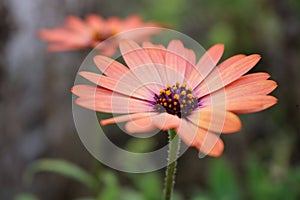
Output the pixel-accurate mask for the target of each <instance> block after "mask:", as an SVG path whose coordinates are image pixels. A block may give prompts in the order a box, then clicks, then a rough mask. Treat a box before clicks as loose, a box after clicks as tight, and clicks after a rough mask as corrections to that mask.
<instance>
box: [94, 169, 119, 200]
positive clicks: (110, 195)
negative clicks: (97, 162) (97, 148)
mask: <svg viewBox="0 0 300 200" xmlns="http://www.w3.org/2000/svg"><path fill="white" fill-rule="evenodd" d="M99 176H100V177H99V178H100V180H101V181H102V182H103V183H104V188H103V189H102V190H101V193H100V194H99V195H98V197H97V200H111V199H118V196H119V193H120V187H119V183H118V180H117V178H116V176H115V174H113V173H112V172H109V171H106V172H102V173H101V174H99Z"/></svg>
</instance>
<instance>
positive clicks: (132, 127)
mask: <svg viewBox="0 0 300 200" xmlns="http://www.w3.org/2000/svg"><path fill="white" fill-rule="evenodd" d="M180 121H181V120H180V119H179V118H178V117H177V116H175V115H170V114H168V113H160V114H156V115H151V116H148V117H145V118H142V119H137V120H132V121H130V122H127V123H126V125H125V129H126V130H127V131H128V132H129V133H136V132H145V131H143V127H142V126H146V127H147V128H146V129H147V131H149V129H150V127H152V128H153V127H154V128H155V129H160V130H168V129H171V128H177V127H178V126H179V124H180ZM152 130H154V129H152Z"/></svg>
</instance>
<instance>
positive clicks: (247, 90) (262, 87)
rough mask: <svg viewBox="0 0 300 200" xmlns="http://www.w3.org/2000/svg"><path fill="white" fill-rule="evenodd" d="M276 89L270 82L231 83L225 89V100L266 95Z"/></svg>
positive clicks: (275, 85) (275, 84)
mask: <svg viewBox="0 0 300 200" xmlns="http://www.w3.org/2000/svg"><path fill="white" fill-rule="evenodd" d="M276 87H277V83H276V82H275V81H272V80H262V81H257V82H252V83H244V80H240V81H236V82H233V83H232V84H229V85H228V86H226V87H225V90H226V98H227V99H234V98H239V97H241V96H254V95H266V94H269V93H271V92H272V91H273V90H274V89H275V88H276Z"/></svg>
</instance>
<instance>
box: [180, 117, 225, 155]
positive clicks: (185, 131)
mask: <svg viewBox="0 0 300 200" xmlns="http://www.w3.org/2000/svg"><path fill="white" fill-rule="evenodd" d="M176 131H177V134H178V135H179V136H180V138H181V139H182V140H183V141H184V142H185V143H186V144H187V145H188V146H193V147H196V148H197V149H198V150H199V151H200V152H201V153H202V154H204V155H210V156H214V157H218V156H220V155H221V154H222V152H223V150H224V144H223V142H222V140H221V139H220V138H219V136H218V135H216V134H214V133H211V132H209V131H207V130H204V129H202V128H199V127H197V126H195V125H193V124H191V123H190V122H188V121H186V120H185V119H183V120H181V123H180V126H179V128H177V129H176Z"/></svg>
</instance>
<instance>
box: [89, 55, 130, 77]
mask: <svg viewBox="0 0 300 200" xmlns="http://www.w3.org/2000/svg"><path fill="white" fill-rule="evenodd" d="M94 62H95V64H96V65H97V67H98V68H99V70H100V71H102V72H103V73H104V74H106V75H107V76H109V77H112V78H115V79H120V78H121V77H122V76H124V74H126V73H128V72H129V69H128V68H127V67H125V66H124V65H122V64H121V63H119V62H117V61H115V60H113V59H111V58H108V57H106V56H101V55H98V56H95V57H94Z"/></svg>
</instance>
